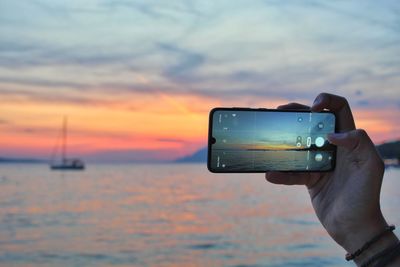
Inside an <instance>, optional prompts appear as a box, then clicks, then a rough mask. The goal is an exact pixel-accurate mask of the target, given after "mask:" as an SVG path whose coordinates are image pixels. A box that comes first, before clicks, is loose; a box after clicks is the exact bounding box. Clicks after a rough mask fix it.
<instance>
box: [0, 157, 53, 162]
mask: <svg viewBox="0 0 400 267" xmlns="http://www.w3.org/2000/svg"><path fill="white" fill-rule="evenodd" d="M45 162H47V161H45V160H42V159H31V158H1V157H0V163H45Z"/></svg>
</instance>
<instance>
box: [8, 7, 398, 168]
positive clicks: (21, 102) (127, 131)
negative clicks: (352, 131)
mask: <svg viewBox="0 0 400 267" xmlns="http://www.w3.org/2000/svg"><path fill="white" fill-rule="evenodd" d="M0 36H1V37H0V157H39V158H48V157H49V155H50V154H51V151H52V148H53V146H54V144H55V142H56V139H57V136H58V135H59V132H60V130H61V123H62V118H63V116H64V115H67V116H68V120H69V141H68V142H69V152H70V155H71V156H81V157H83V158H87V159H89V160H92V161H96V160H97V161H107V160H110V161H137V160H140V161H148V160H173V159H175V158H177V157H181V156H183V155H188V154H191V153H193V152H194V151H196V150H198V149H199V148H202V147H204V146H205V145H206V138H207V127H208V125H207V123H208V112H209V110H210V109H211V108H212V107H215V106H241V107H267V108H274V107H276V106H277V105H280V104H284V103H287V102H301V103H305V104H309V105H310V104H311V103H312V102H313V100H314V98H315V96H316V95H317V94H318V93H319V92H322V91H325V92H331V93H335V94H339V95H343V96H345V97H346V98H348V100H349V102H350V104H351V106H352V109H353V112H354V115H355V119H356V125H357V127H358V128H364V129H366V130H367V132H368V133H369V134H370V136H371V137H372V139H373V141H374V142H375V143H377V144H379V143H382V142H383V141H388V140H395V139H399V138H400V134H399V133H400V56H399V55H400V3H399V2H398V1H275V0H273V1H268V0H265V1H203V0H199V1H194V0H188V1H173V0H170V1H134V0H132V1H130V0H102V1H100V0H98V1H95V0H88V1H51V0H19V1H1V2H0Z"/></svg>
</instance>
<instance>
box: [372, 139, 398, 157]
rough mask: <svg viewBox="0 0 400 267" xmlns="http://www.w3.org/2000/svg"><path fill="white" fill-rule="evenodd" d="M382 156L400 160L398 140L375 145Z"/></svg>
mask: <svg viewBox="0 0 400 267" xmlns="http://www.w3.org/2000/svg"><path fill="white" fill-rule="evenodd" d="M376 148H377V149H378V151H379V153H380V154H381V156H382V158H384V159H399V160H400V140H398V141H393V142H387V143H383V144H381V145H378V146H376Z"/></svg>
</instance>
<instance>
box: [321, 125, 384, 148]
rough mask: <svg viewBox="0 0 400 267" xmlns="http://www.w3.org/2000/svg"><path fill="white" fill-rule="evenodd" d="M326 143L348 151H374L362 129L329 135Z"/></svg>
mask: <svg viewBox="0 0 400 267" xmlns="http://www.w3.org/2000/svg"><path fill="white" fill-rule="evenodd" d="M328 141H329V142H331V143H332V144H334V145H337V146H339V147H344V148H346V149H348V150H350V151H357V152H371V151H376V150H375V146H374V144H373V143H372V141H371V139H370V138H369V136H368V134H367V133H366V132H365V131H364V130H362V129H357V130H353V131H349V132H345V133H332V134H329V135H328Z"/></svg>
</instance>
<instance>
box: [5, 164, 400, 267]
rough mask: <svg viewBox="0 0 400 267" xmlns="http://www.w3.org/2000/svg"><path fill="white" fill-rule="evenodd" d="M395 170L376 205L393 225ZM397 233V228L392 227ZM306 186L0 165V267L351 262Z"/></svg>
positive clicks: (397, 199) (102, 168)
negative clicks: (318, 212) (316, 211)
mask: <svg viewBox="0 0 400 267" xmlns="http://www.w3.org/2000/svg"><path fill="white" fill-rule="evenodd" d="M399 188H400V169H387V170H386V172H385V177H384V182H383V188H382V194H381V202H382V203H381V204H382V210H383V213H384V215H385V217H386V219H387V220H388V222H390V223H393V224H395V225H397V226H399V227H400V212H399V207H400V205H399V204H400V190H398V189H399ZM396 232H397V234H399V231H398V230H396ZM344 255H345V251H344V250H343V249H342V248H341V247H340V246H338V245H337V244H336V243H335V242H334V241H332V239H331V238H330V237H329V236H328V235H327V233H326V231H325V230H324V228H323V227H322V226H321V224H320V223H319V222H318V219H317V218H316V216H315V214H314V211H313V209H312V206H311V203H310V199H309V196H308V193H307V190H306V189H305V187H304V186H282V185H273V184H270V183H268V182H266V181H265V179H264V175H263V174H212V173H210V172H208V170H207V168H206V166H205V164H109V165H107V164H89V165H88V166H87V169H86V170H85V171H83V172H82V171H81V172H79V171H76V172H73V171H69V172H57V171H50V170H49V168H48V166H46V165H42V164H1V165H0V266H7V267H8V266H21V267H22V266H23V267H28V266H29V267H32V266H68V267H71V266H118V267H122V266H185V267H190V266H206V267H211V266H232V267H246V266H247V267H259V266H271V267H272V266H274V267H283V266H296V267H297V266H354V265H353V264H352V263H348V262H346V261H345V260H344Z"/></svg>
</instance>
